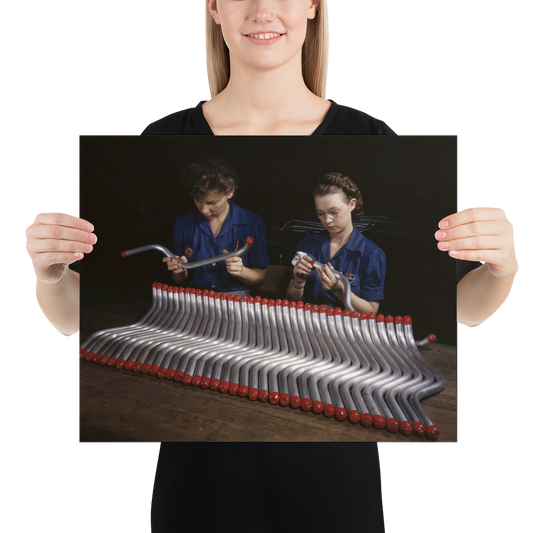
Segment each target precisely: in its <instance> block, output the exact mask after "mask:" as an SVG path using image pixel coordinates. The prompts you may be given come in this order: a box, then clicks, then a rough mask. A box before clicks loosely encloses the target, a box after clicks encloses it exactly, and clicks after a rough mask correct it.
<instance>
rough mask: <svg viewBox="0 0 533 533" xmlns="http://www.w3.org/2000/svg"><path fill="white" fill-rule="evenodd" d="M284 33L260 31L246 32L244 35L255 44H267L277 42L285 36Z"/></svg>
mask: <svg viewBox="0 0 533 533" xmlns="http://www.w3.org/2000/svg"><path fill="white" fill-rule="evenodd" d="M283 35H285V34H284V33H276V32H259V33H246V34H244V37H246V38H247V39H248V40H249V41H250V42H252V43H254V44H259V45H265V44H273V43H277V42H278V41H279V40H280V39H281V38H282V37H283Z"/></svg>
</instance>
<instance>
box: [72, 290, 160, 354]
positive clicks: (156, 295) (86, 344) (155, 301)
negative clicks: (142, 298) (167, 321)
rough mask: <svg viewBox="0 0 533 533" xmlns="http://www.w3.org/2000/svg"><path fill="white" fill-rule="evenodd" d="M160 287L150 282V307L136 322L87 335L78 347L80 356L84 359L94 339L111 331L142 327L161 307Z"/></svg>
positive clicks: (93, 343) (92, 345) (94, 341)
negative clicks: (79, 347)
mask: <svg viewBox="0 0 533 533" xmlns="http://www.w3.org/2000/svg"><path fill="white" fill-rule="evenodd" d="M162 287H163V285H162V284H161V283H157V282H154V283H152V307H151V308H150V309H149V310H148V311H147V312H146V313H145V315H144V316H143V317H142V318H141V319H140V320H139V321H138V322H135V323H134V324H130V325H128V326H120V327H116V328H109V329H102V330H100V331H95V332H94V333H92V334H91V335H90V336H89V337H87V339H85V341H83V343H82V345H81V349H80V355H81V356H82V357H81V358H82V359H85V358H86V355H87V354H88V353H89V352H91V351H93V350H92V348H93V347H94V346H95V344H96V340H97V339H99V338H100V337H102V336H105V335H108V334H111V333H115V332H119V331H124V330H127V329H130V328H133V329H135V328H139V327H142V326H144V325H146V324H148V323H149V322H150V321H151V320H152V319H153V315H154V313H156V312H157V311H158V309H160V308H161V305H162V303H161V298H160V296H161V289H162Z"/></svg>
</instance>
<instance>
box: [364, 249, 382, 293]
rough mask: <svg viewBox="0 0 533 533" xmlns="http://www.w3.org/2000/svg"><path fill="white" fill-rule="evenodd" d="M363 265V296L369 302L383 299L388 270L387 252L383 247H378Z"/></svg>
mask: <svg viewBox="0 0 533 533" xmlns="http://www.w3.org/2000/svg"><path fill="white" fill-rule="evenodd" d="M363 266H364V268H363V271H364V274H363V276H362V280H361V292H360V296H361V298H363V299H365V300H367V301H369V302H376V301H378V300H383V298H384V287H385V272H386V258H385V252H384V251H383V250H382V249H381V248H376V249H375V250H373V251H372V252H371V253H370V254H369V256H368V260H367V261H366V262H365V264H364V265H363Z"/></svg>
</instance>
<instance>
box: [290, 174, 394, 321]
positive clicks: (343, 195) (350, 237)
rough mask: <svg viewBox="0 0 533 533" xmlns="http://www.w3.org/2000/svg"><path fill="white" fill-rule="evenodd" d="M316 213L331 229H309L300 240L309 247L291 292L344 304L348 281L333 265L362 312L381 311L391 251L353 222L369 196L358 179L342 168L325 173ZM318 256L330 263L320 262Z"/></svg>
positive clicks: (294, 295) (315, 301)
mask: <svg viewBox="0 0 533 533" xmlns="http://www.w3.org/2000/svg"><path fill="white" fill-rule="evenodd" d="M313 194H314V198H315V207H316V214H317V216H318V218H319V220H320V222H321V223H322V225H323V226H324V228H325V229H326V230H327V232H328V234H327V235H308V236H307V237H305V238H304V239H302V241H301V242H300V244H299V245H298V251H300V252H304V253H305V255H303V256H302V257H301V259H300V260H299V261H298V263H297V264H296V265H295V266H294V270H293V279H292V280H291V282H290V284H289V287H288V288H287V298H289V299H291V300H297V301H298V300H303V301H305V302H306V303H312V304H324V305H328V306H335V307H337V306H341V305H343V302H344V286H343V284H342V282H341V281H340V280H338V278H336V277H335V276H334V275H333V273H332V270H337V271H339V272H342V273H343V274H344V275H345V276H347V277H348V279H349V280H350V285H351V291H352V293H351V304H352V306H353V307H354V309H355V310H356V311H359V312H360V313H371V312H374V313H377V311H378V308H379V301H380V300H382V299H383V297H384V294H383V287H384V285H385V253H384V252H383V250H381V248H379V247H378V246H377V245H376V244H374V243H373V242H372V241H371V240H370V239H368V238H367V237H365V236H364V235H363V234H361V233H360V232H359V231H358V230H357V228H356V227H355V226H354V225H353V222H352V216H353V218H355V219H356V220H357V219H359V218H361V217H362V216H363V199H362V196H361V192H360V191H359V189H358V188H357V186H356V185H355V183H354V182H353V181H352V180H351V179H350V178H348V176H344V175H342V174H339V173H337V172H330V173H328V174H325V175H324V176H321V177H320V178H319V179H318V180H317V183H316V185H315V188H314V190H313ZM313 260H316V261H318V262H319V263H322V264H324V268H314V267H313V266H312V264H311V262H312V261H313Z"/></svg>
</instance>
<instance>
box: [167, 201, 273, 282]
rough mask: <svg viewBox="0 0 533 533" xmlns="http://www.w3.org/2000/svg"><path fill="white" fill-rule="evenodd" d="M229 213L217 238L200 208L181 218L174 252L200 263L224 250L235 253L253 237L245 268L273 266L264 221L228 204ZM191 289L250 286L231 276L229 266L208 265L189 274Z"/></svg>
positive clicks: (221, 262)
mask: <svg viewBox="0 0 533 533" xmlns="http://www.w3.org/2000/svg"><path fill="white" fill-rule="evenodd" d="M228 203H229V206H230V209H229V213H228V216H227V217H226V220H224V223H223V224H222V228H221V229H220V233H219V234H218V235H217V237H215V236H214V235H213V231H212V230H211V225H210V224H209V220H207V219H206V218H205V217H204V216H203V215H202V213H200V211H198V209H195V210H194V211H191V212H190V213H187V214H186V215H181V216H179V217H178V218H177V219H176V222H175V223H174V243H173V245H172V253H173V254H174V255H176V256H178V257H181V256H182V255H184V256H185V257H187V261H189V262H192V261H198V260H200V259H206V258H208V257H214V256H217V255H221V254H222V253H223V250H227V251H228V252H233V251H235V247H236V245H237V241H240V242H239V248H240V247H242V246H244V244H245V242H246V238H247V237H253V239H254V242H253V244H252V246H251V248H250V249H249V250H248V251H247V252H245V253H244V254H243V255H241V256H240V257H241V259H242V263H243V265H244V266H245V267H249V268H252V267H257V268H266V266H267V265H269V264H270V260H269V258H268V253H267V251H266V227H265V223H264V222H263V219H262V218H261V217H260V216H259V215H256V214H255V213H252V212H251V211H248V210H246V209H243V208H242V207H239V206H238V205H237V204H235V203H234V202H232V201H229V202H228ZM188 274H189V278H190V279H191V281H190V283H189V284H190V286H191V287H194V288H195V289H213V290H216V291H217V292H235V291H242V290H243V289H246V288H247V285H245V284H244V283H242V282H241V281H239V280H238V279H237V278H235V277H233V276H231V275H229V274H228V271H227V269H226V263H225V262H224V261H220V262H218V263H214V264H213V263H209V264H208V265H205V266H202V267H198V268H194V269H191V270H189V272H188Z"/></svg>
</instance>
